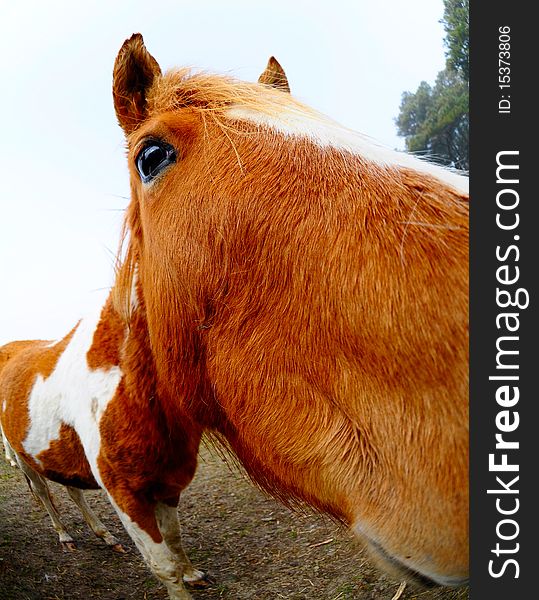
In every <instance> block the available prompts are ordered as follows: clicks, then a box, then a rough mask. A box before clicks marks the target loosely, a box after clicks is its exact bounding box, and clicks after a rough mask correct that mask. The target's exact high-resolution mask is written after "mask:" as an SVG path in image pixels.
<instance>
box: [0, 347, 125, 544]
mask: <svg viewBox="0 0 539 600" xmlns="http://www.w3.org/2000/svg"><path fill="white" fill-rule="evenodd" d="M64 347H65V344H64V343H63V342H60V343H59V344H53V343H51V342H46V341H42V340H28V341H21V342H12V343H11V344H6V345H5V346H2V347H0V398H1V399H2V406H1V410H0V431H1V433H2V442H3V444H4V450H5V455H6V459H7V460H8V462H9V463H10V464H11V465H12V466H14V467H19V468H20V469H21V471H22V472H23V474H24V476H25V478H26V481H27V483H28V486H29V488H30V490H31V491H32V493H33V494H34V496H35V497H36V499H38V500H39V501H41V502H42V504H43V506H44V507H45V509H46V510H47V512H48V513H49V517H50V519H51V521H52V524H53V527H54V529H55V530H56V533H57V534H58V537H59V540H60V544H61V545H62V547H63V548H64V550H74V549H75V548H76V545H75V542H74V541H73V538H72V537H71V535H70V534H69V532H68V531H67V529H66V527H65V525H64V523H63V522H62V519H61V517H60V514H59V513H58V510H57V508H56V506H55V504H54V500H53V496H52V494H51V491H50V488H49V485H48V483H47V478H48V479H51V480H54V481H57V482H59V483H62V484H64V485H65V486H66V489H67V492H68V494H69V496H70V497H71V499H72V500H73V502H74V503H75V504H76V505H77V507H78V508H79V510H80V511H81V513H82V516H83V517H84V519H85V521H86V522H87V523H88V525H89V527H90V529H91V530H92V531H93V532H94V533H95V535H96V536H97V537H99V538H102V539H103V540H104V542H105V543H106V544H108V545H109V546H111V547H112V549H113V550H115V551H117V552H125V550H124V549H123V547H122V545H121V544H120V543H119V542H118V540H117V539H116V538H115V537H114V536H113V535H112V534H111V533H110V532H109V531H108V529H107V528H106V527H105V525H103V523H102V522H101V521H100V520H99V519H98V517H97V516H96V515H95V513H94V512H93V510H92V509H91V508H90V506H89V505H88V503H87V502H86V499H85V497H84V492H83V489H97V488H98V485H97V483H96V482H95V479H94V477H93V476H92V472H91V470H90V466H89V464H88V461H87V460H86V457H85V455H84V451H83V449H82V446H81V445H80V442H79V440H78V436H77V434H76V433H75V431H74V430H73V429H72V427H71V426H69V425H67V424H66V423H65V422H62V423H61V425H60V430H59V431H58V433H59V435H58V436H52V437H53V439H54V441H53V442H52V443H51V444H50V446H49V447H48V448H47V444H46V443H45V444H43V441H49V440H50V439H51V432H50V431H48V428H49V427H50V426H51V425H52V427H53V429H54V428H56V425H57V424H58V423H57V420H58V415H57V414H54V413H55V412H56V411H57V410H58V409H59V401H60V397H59V396H58V395H55V394H53V395H46V396H44V397H43V396H42V397H40V396H39V391H38V390H39V386H38V385H35V384H34V385H33V386H32V391H31V392H30V390H29V389H28V386H29V385H30V384H31V383H32V380H35V378H36V377H39V376H41V377H48V376H49V375H50V372H51V367H53V365H54V363H55V361H56V359H57V358H58V356H59V353H60V352H61V351H62V350H63V348H64ZM8 362H9V368H8V369H6V372H5V373H2V371H3V368H4V367H5V366H6V365H7V363H8ZM72 396H73V397H75V396H76V394H73V393H72ZM4 427H5V428H6V430H7V431H8V432H9V435H10V439H11V440H12V443H13V446H15V447H16V448H17V449H15V448H14V447H13V446H12V444H11V443H10V442H9V441H8V440H7V437H6V434H5V433H4ZM21 434H23V435H21ZM27 434H29V435H27ZM43 438H44V439H43ZM21 442H22V443H21ZM36 443H37V447H38V448H39V447H43V451H41V452H39V453H36V452H35V451H34V449H35V448H36Z"/></svg>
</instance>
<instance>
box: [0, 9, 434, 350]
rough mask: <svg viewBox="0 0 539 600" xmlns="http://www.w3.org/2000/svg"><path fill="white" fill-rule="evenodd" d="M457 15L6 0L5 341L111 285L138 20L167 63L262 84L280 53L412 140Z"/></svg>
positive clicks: (313, 98)
mask: <svg viewBox="0 0 539 600" xmlns="http://www.w3.org/2000/svg"><path fill="white" fill-rule="evenodd" d="M442 15H443V3H442V0H406V1H403V0H378V1H377V2H373V1H372V0H355V1H353V0H347V1H345V0H328V1H325V2H323V1H319V0H310V1H307V0H294V1H292V0H272V1H260V2H256V1H254V0H250V1H247V0H228V1H223V0H198V1H193V0H189V1H185V0H176V1H175V2H173V1H171V0H168V1H167V0H160V1H159V2H149V1H148V0H145V1H127V0H118V1H116V0H114V1H113V0H107V1H103V0H99V1H94V2H80V1H77V2H75V1H73V0H71V1H62V0H56V1H55V0H48V1H38V0H34V1H25V0H19V1H18V2H8V1H7V0H0V57H1V58H0V73H1V82H2V93H1V94H0V109H1V111H0V115H1V118H2V130H3V142H2V144H1V145H0V165H1V167H0V168H1V172H0V174H1V192H0V344H2V343H5V342H8V341H11V340H15V339H38V338H39V339H58V338H61V337H63V336H64V335H65V334H66V333H67V332H68V331H69V330H70V329H71V328H72V327H73V325H74V324H75V323H76V321H77V320H78V318H79V317H80V316H81V315H82V314H84V313H85V312H87V311H88V309H89V308H90V307H91V306H92V305H94V304H95V303H102V302H103V301H104V299H105V298H106V295H107V293H108V289H109V287H110V285H111V284H112V281H113V269H112V265H113V256H114V254H115V252H116V249H117V244H118V239H119V232H120V226H121V219H122V210H123V209H124V208H125V206H126V205H127V202H128V199H127V197H128V195H129V184H128V178H127V166H126V163H125V158H124V146H123V137H122V132H121V130H120V128H119V127H118V125H117V123H116V119H115V115H114V109H113V105H112V97H111V73H112V65H113V63H114V59H115V57H116V54H117V52H118V50H119V48H120V46H121V45H122V43H123V41H124V40H125V39H126V38H127V37H129V36H130V35H131V34H132V33H133V32H140V33H142V34H143V36H144V39H145V42H146V46H147V48H148V49H149V51H150V52H151V53H152V54H153V56H154V57H155V58H156V59H157V61H158V62H159V63H160V65H161V68H162V69H163V70H165V69H167V68H170V67H173V66H193V67H196V68H199V69H203V70H205V71H214V72H218V73H228V74H231V75H233V76H235V77H237V78H239V79H244V80H247V81H255V80H256V79H257V77H258V75H259V74H260V72H261V71H262V70H263V69H264V67H265V64H266V62H267V60H268V58H269V56H270V55H272V54H273V55H275V56H276V57H277V59H278V60H279V62H280V63H281V64H282V65H283V67H284V68H285V70H286V73H287V75H288V79H289V82H290V86H291V88H292V93H293V94H294V95H295V96H297V97H298V98H299V99H300V100H302V101H303V102H305V103H307V104H310V105H311V106H313V107H315V108H317V109H318V110H320V111H321V112H323V113H325V114H327V115H329V116H330V117H332V118H333V119H334V120H336V121H339V122H340V123H342V124H343V125H346V126H347V127H350V128H352V129H355V130H357V131H361V132H362V133H365V134H367V135H369V136H371V137H374V138H376V139H378V140H379V141H381V142H382V143H384V144H386V145H388V146H390V147H393V148H402V147H403V140H402V139H401V138H398V137H397V135H396V128H395V125H394V118H395V117H396V116H397V114H398V111H399V105H400V99H401V94H402V92H403V91H406V90H408V91H415V89H416V88H417V86H418V85H419V83H420V82H421V81H422V80H426V81H429V82H433V81H434V79H435V77H436V75H437V73H438V71H440V70H441V69H443V67H444V64H445V58H444V47H443V36H444V32H443V27H442V25H441V24H440V23H439V21H440V19H441V17H442Z"/></svg>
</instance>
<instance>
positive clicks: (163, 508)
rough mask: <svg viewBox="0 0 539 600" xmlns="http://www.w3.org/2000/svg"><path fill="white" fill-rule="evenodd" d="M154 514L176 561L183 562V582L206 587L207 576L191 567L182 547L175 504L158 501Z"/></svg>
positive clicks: (196, 586)
mask: <svg viewBox="0 0 539 600" xmlns="http://www.w3.org/2000/svg"><path fill="white" fill-rule="evenodd" d="M155 516H156V519H157V524H158V525H159V530H160V531H161V533H162V535H163V538H164V540H165V542H166V544H167V546H168V547H169V548H170V550H171V551H172V552H173V553H174V554H175V555H176V557H177V559H178V561H180V562H181V563H182V564H183V581H184V583H186V584H187V585H189V586H191V587H193V588H205V587H207V586H208V584H209V579H208V577H207V576H206V574H205V573H204V572H203V571H200V570H199V569H195V567H193V565H192V563H191V561H190V560H189V558H188V557H187V555H186V554H185V551H184V549H183V545H182V534H181V530H180V521H179V519H178V508H177V506H169V505H168V504H164V503H162V502H158V503H157V506H156V509H155Z"/></svg>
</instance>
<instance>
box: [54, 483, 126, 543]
mask: <svg viewBox="0 0 539 600" xmlns="http://www.w3.org/2000/svg"><path fill="white" fill-rule="evenodd" d="M66 488H67V493H68V494H69V496H70V498H71V500H73V502H74V503H75V504H76V505H77V506H78V508H79V510H80V512H81V514H82V516H83V517H84V520H85V521H86V523H88V526H89V527H90V529H91V530H92V531H93V532H94V533H95V535H96V536H97V537H98V538H101V539H102V540H103V541H104V542H105V544H107V545H108V546H110V547H111V548H112V549H113V550H114V551H115V552H125V549H124V547H123V546H122V545H121V544H120V542H119V541H118V540H117V539H116V538H115V537H114V536H113V535H112V533H111V532H110V531H109V530H108V529H107V528H106V527H105V525H103V523H102V522H101V521H100V520H99V518H98V517H97V515H96V514H95V513H94V511H93V510H92V509H91V508H90V506H89V505H88V503H87V502H86V498H85V497H84V492H83V491H82V490H80V489H78V488H74V487H71V486H70V485H66Z"/></svg>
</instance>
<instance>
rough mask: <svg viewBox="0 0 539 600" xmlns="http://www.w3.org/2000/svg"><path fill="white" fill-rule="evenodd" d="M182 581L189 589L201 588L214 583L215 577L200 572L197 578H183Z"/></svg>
mask: <svg viewBox="0 0 539 600" xmlns="http://www.w3.org/2000/svg"><path fill="white" fill-rule="evenodd" d="M183 582H184V583H185V585H186V586H188V587H189V588H191V589H195V590H202V589H206V588H208V587H210V586H211V585H213V584H214V583H215V579H213V578H212V577H210V576H209V575H208V574H207V573H202V574H201V576H200V577H198V578H197V579H185V578H184V580H183Z"/></svg>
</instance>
